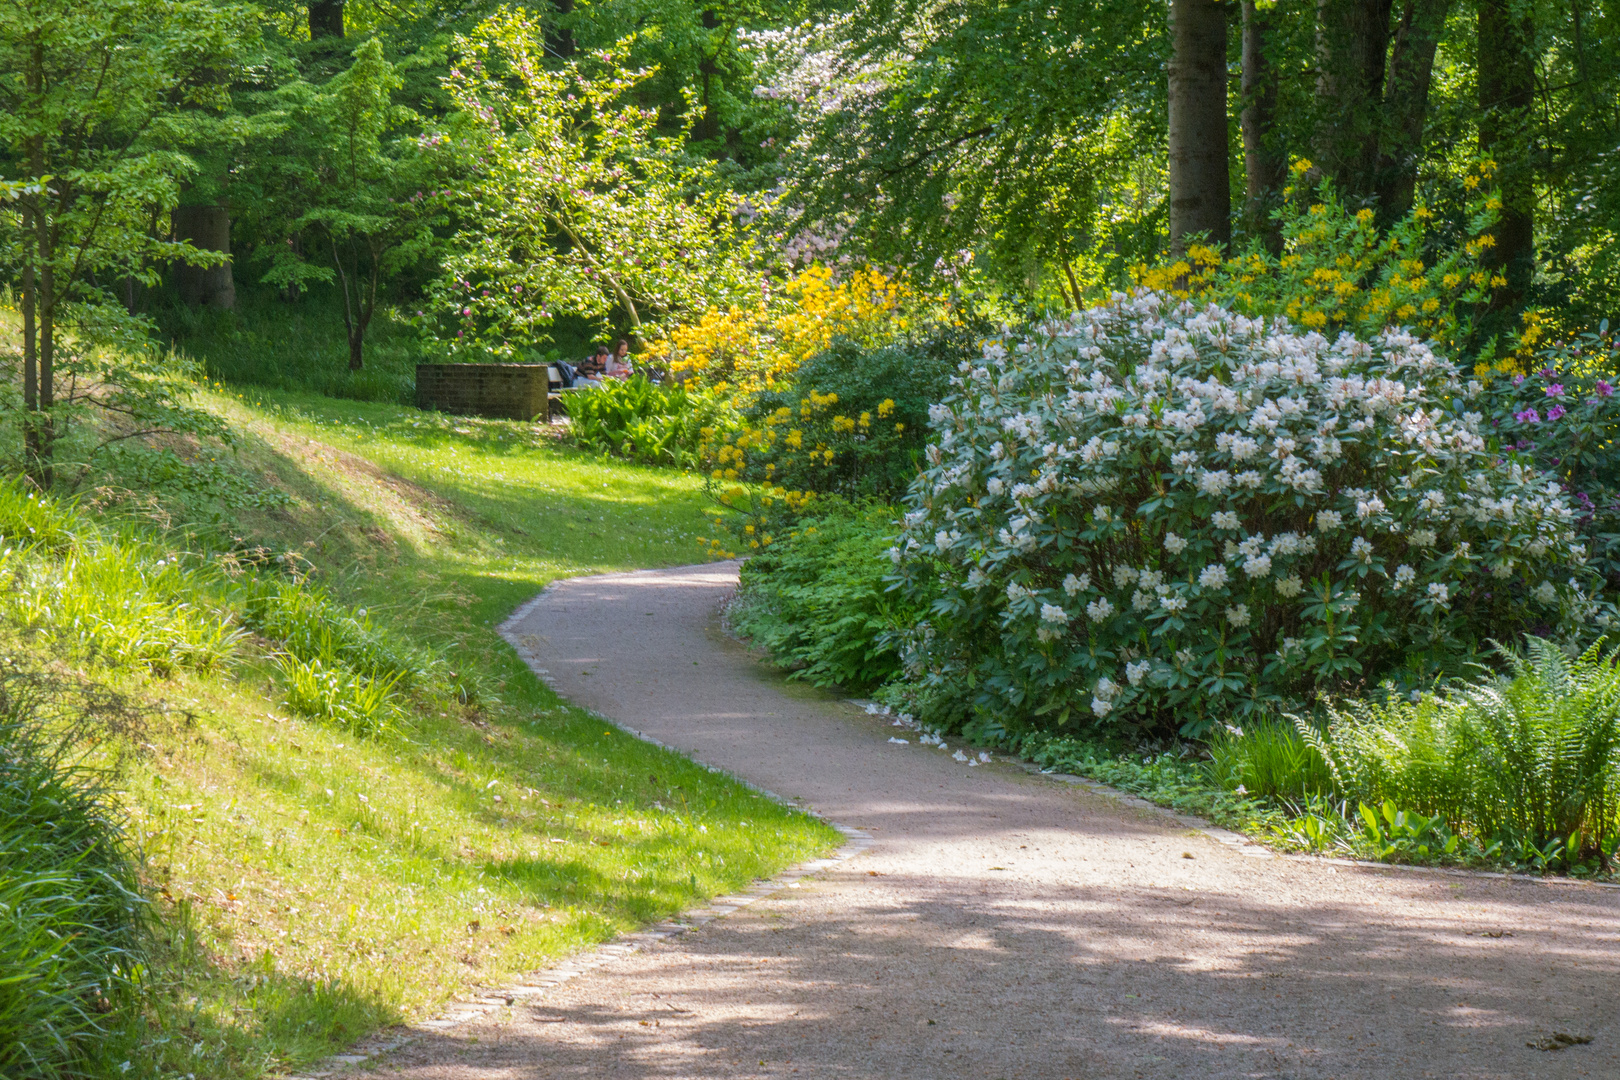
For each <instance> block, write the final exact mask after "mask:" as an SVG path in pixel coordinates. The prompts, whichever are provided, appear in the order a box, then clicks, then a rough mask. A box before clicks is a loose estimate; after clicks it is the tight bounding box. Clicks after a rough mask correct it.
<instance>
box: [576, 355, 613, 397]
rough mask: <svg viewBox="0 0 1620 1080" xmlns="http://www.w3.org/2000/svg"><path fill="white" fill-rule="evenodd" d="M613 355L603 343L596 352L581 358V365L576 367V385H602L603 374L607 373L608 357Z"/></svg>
mask: <svg viewBox="0 0 1620 1080" xmlns="http://www.w3.org/2000/svg"><path fill="white" fill-rule="evenodd" d="M611 355H612V354H611V353H610V352H608V347H607V346H606V345H602V346H599V347H598V348H597V350H596V352H594V353H592V354H591V355H590V356H587V357H586V358H585V359H583V360H581V361H580V362H579V366H578V367H577V368H575V369H574V372H575V374H574V385H575V386H596V387H600V386H601V385H602V376H603V375H605V374H607V365H608V359H609V357H610V356H611Z"/></svg>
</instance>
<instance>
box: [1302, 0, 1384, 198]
mask: <svg viewBox="0 0 1620 1080" xmlns="http://www.w3.org/2000/svg"><path fill="white" fill-rule="evenodd" d="M1391 2H1392V0H1317V4H1316V13H1317V18H1316V53H1317V77H1316V96H1317V106H1318V109H1319V120H1318V123H1317V138H1316V142H1317V149H1316V152H1317V156H1318V158H1319V160H1318V161H1317V163H1316V164H1317V165H1318V166H1319V167H1320V168H1321V169H1322V171H1323V173H1325V174H1326V175H1327V176H1329V177H1331V178H1332V180H1333V183H1334V185H1335V186H1336V187H1337V188H1338V190H1339V193H1340V195H1341V196H1343V197H1344V198H1345V199H1346V200H1348V201H1350V202H1352V203H1354V202H1367V201H1370V200H1372V199H1373V198H1374V197H1375V196H1376V194H1377V183H1376V177H1377V171H1378V137H1379V132H1380V129H1381V127H1382V123H1381V120H1382V110H1383V104H1384V62H1385V56H1386V54H1387V53H1388V51H1389V16H1390V5H1391Z"/></svg>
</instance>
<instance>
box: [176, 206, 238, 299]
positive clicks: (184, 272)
mask: <svg viewBox="0 0 1620 1080" xmlns="http://www.w3.org/2000/svg"><path fill="white" fill-rule="evenodd" d="M170 220H171V221H172V222H173V226H174V234H175V237H176V239H180V240H189V241H191V244H192V246H194V247H196V248H198V249H200V250H203V251H220V252H224V253H225V254H226V255H229V254H230V253H231V212H230V208H229V207H227V206H226V205H225V204H224V203H215V204H213V205H209V206H177V207H175V208H174V210H172V211H171V212H170ZM174 278H175V284H176V286H178V288H179V290H180V299H181V300H183V301H185V303H186V304H187V305H188V306H190V307H198V306H200V305H206V306H207V307H214V308H223V309H225V310H227V311H229V310H234V309H235V307H236V280H235V278H234V277H233V276H232V274H231V263H230V260H229V259H227V260H226V261H225V262H222V263H220V264H219V265H218V266H191V265H189V264H187V263H176V264H175V267H174Z"/></svg>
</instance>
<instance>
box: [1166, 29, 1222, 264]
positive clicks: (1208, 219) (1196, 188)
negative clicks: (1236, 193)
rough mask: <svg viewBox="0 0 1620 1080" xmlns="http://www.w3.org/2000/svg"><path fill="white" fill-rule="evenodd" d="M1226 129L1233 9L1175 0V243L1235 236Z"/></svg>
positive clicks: (1178, 249) (1177, 248)
mask: <svg viewBox="0 0 1620 1080" xmlns="http://www.w3.org/2000/svg"><path fill="white" fill-rule="evenodd" d="M1227 159H1228V152H1227V131H1226V9H1225V7H1223V6H1222V5H1221V4H1220V3H1218V2H1217V0H1170V248H1171V251H1173V252H1174V253H1175V254H1177V255H1181V254H1184V253H1185V252H1186V249H1187V238H1188V237H1189V236H1190V235H1192V234H1194V233H1207V234H1208V236H1209V239H1210V242H1211V243H1214V244H1216V245H1219V246H1222V247H1224V246H1225V245H1226V244H1228V243H1229V242H1230V241H1231V239H1232V222H1231V217H1232V189H1231V178H1230V175H1229V173H1228V171H1227V170H1228V167H1229V164H1228V160H1227Z"/></svg>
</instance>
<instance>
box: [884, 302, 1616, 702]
mask: <svg viewBox="0 0 1620 1080" xmlns="http://www.w3.org/2000/svg"><path fill="white" fill-rule="evenodd" d="M955 384H956V386H957V387H958V388H959V389H958V390H957V392H956V393H955V394H954V395H953V396H952V397H950V398H948V399H947V400H946V401H944V402H943V403H942V404H939V405H936V406H935V407H934V408H933V410H932V423H933V426H934V428H935V431H936V432H937V436H938V441H937V443H936V444H934V445H931V446H930V447H929V449H928V457H927V463H926V467H925V468H924V470H923V472H922V473H921V475H920V476H919V477H918V480H917V482H916V484H915V485H914V486H913V488H912V490H911V494H910V495H909V496H908V509H909V513H908V514H907V515H906V518H905V523H904V529H903V532H902V534H901V536H900V539H899V542H898V544H897V546H896V547H895V548H894V549H893V550H891V551H890V557H891V558H892V559H894V561H895V562H896V564H897V565H898V568H899V573H900V576H901V579H902V581H903V582H904V583H905V585H906V587H907V588H908V589H909V590H910V591H911V592H912V593H913V594H914V595H917V596H929V597H932V599H933V606H932V610H931V612H930V614H929V616H928V618H927V619H926V621H925V622H923V623H922V624H920V625H918V626H917V627H916V628H915V629H914V630H913V631H911V632H910V633H909V635H908V638H907V641H906V645H905V650H904V658H905V662H906V665H907V674H908V676H909V678H910V680H911V683H912V685H913V687H916V688H918V690H919V691H920V692H921V693H923V694H925V695H928V694H933V695H942V699H943V700H950V701H955V702H959V703H964V702H965V703H969V704H970V706H971V709H972V714H973V716H972V720H971V722H972V723H975V724H978V725H983V726H987V727H988V728H989V729H994V728H998V727H999V728H1003V729H1005V730H1010V731H1016V730H1020V729H1023V730H1027V729H1028V727H1029V726H1030V725H1031V724H1035V725H1042V726H1046V725H1055V724H1062V723H1073V722H1074V721H1076V720H1078V719H1081V718H1084V719H1086V720H1090V721H1093V722H1097V721H1100V722H1102V724H1103V725H1104V726H1120V727H1124V728H1126V729H1129V728H1132V727H1134V728H1136V729H1137V730H1139V731H1140V730H1142V729H1154V728H1157V729H1160V730H1169V729H1170V728H1171V727H1175V728H1179V729H1180V730H1181V731H1182V732H1183V733H1184V734H1199V733H1201V732H1202V731H1204V730H1205V729H1207V727H1208V726H1209V725H1210V724H1212V723H1214V722H1216V721H1219V720H1222V719H1224V718H1226V717H1230V716H1240V715H1244V714H1246V713H1249V712H1251V711H1254V710H1256V709H1265V710H1269V709H1272V708H1274V707H1276V706H1279V705H1280V706H1295V705H1298V704H1300V703H1302V702H1307V701H1309V700H1310V699H1311V698H1313V697H1314V696H1315V695H1319V694H1323V693H1334V692H1342V691H1351V690H1358V689H1365V688H1366V687H1367V686H1369V685H1371V684H1373V683H1376V682H1379V681H1382V680H1392V681H1393V682H1394V683H1396V684H1397V685H1400V686H1402V687H1404V688H1411V687H1414V686H1420V685H1423V684H1424V683H1426V682H1428V681H1431V680H1432V679H1433V678H1434V677H1436V676H1437V675H1441V674H1446V673H1452V672H1458V673H1460V672H1461V671H1462V670H1463V669H1464V668H1465V667H1466V664H1467V661H1468V660H1469V659H1470V658H1471V657H1472V656H1473V655H1474V654H1475V653H1476V652H1477V651H1478V650H1479V649H1480V648H1481V647H1482V646H1484V645H1485V643H1486V641H1487V640H1488V639H1496V640H1501V641H1508V640H1510V639H1511V638H1512V637H1513V635H1514V634H1515V633H1517V632H1521V631H1528V632H1537V633H1542V634H1554V635H1558V634H1573V633H1576V632H1577V629H1578V628H1579V627H1580V626H1582V625H1587V626H1595V625H1596V624H1597V623H1599V622H1604V623H1606V622H1607V620H1608V619H1609V617H1610V612H1611V609H1610V607H1609V605H1607V604H1606V603H1602V602H1600V601H1599V600H1598V599H1597V598H1595V596H1593V595H1591V594H1590V593H1589V591H1588V590H1589V589H1590V588H1591V587H1592V586H1591V584H1590V583H1591V581H1592V580H1593V579H1594V575H1591V574H1590V573H1589V572H1588V571H1587V570H1586V569H1585V568H1584V559H1585V552H1584V551H1583V550H1582V548H1581V547H1580V545H1579V544H1577V543H1576V541H1575V537H1574V533H1573V531H1572V523H1573V521H1574V515H1573V512H1572V510H1571V507H1570V505H1569V503H1568V502H1567V500H1566V499H1565V497H1564V495H1563V494H1562V492H1561V491H1560V489H1559V487H1558V485H1557V484H1556V483H1552V482H1550V481H1549V479H1548V478H1547V477H1545V476H1543V475H1541V474H1538V473H1537V472H1536V471H1535V470H1534V469H1532V468H1531V467H1529V466H1528V465H1527V464H1526V463H1524V462H1522V461H1520V460H1517V459H1515V458H1514V457H1513V456H1512V454H1511V453H1509V454H1506V455H1505V456H1504V454H1503V453H1502V452H1500V451H1499V450H1498V449H1497V448H1496V447H1495V446H1494V445H1493V441H1492V440H1491V438H1490V435H1489V431H1488V429H1487V428H1486V427H1485V426H1484V421H1483V420H1482V418H1481V416H1480V415H1479V413H1477V412H1475V411H1473V410H1472V408H1471V404H1470V403H1471V401H1472V399H1473V397H1474V396H1475V395H1477V394H1478V393H1479V387H1478V386H1477V385H1476V384H1474V383H1465V382H1464V381H1462V380H1461V379H1460V378H1459V376H1458V374H1457V370H1456V369H1455V368H1454V367H1453V365H1452V364H1451V363H1449V362H1448V361H1447V360H1445V359H1443V358H1442V357H1439V356H1436V355H1435V354H1434V353H1433V352H1432V351H1431V350H1430V349H1429V348H1428V347H1427V346H1426V345H1425V344H1423V343H1422V342H1420V341H1417V340H1415V339H1414V338H1412V337H1411V336H1410V335H1408V334H1406V333H1404V332H1400V331H1389V332H1386V333H1385V334H1384V335H1383V336H1382V337H1380V338H1379V339H1378V340H1375V341H1370V342H1365V341H1360V340H1357V339H1355V338H1354V337H1351V336H1349V335H1348V334H1347V335H1343V336H1341V337H1339V338H1338V339H1337V340H1329V339H1328V338H1326V337H1324V336H1322V335H1320V334H1316V333H1305V334H1300V333H1297V332H1296V331H1295V330H1294V329H1293V328H1292V327H1290V326H1289V325H1288V324H1286V323H1284V322H1281V321H1266V320H1256V319H1248V318H1244V317H1243V316H1241V315H1237V314H1234V313H1232V312H1230V311H1226V310H1223V309H1221V308H1218V307H1213V306H1208V307H1202V308H1199V307H1195V306H1193V305H1192V304H1189V303H1186V302H1181V301H1177V300H1176V299H1174V298H1172V297H1169V296H1166V295H1164V294H1162V293H1155V292H1139V293H1137V294H1135V295H1132V296H1124V295H1119V294H1116V295H1115V297H1114V298H1113V300H1112V302H1111V303H1109V304H1108V305H1107V306H1104V307H1100V308H1096V309H1093V310H1089V311H1083V312H1079V313H1077V314H1075V315H1074V316H1073V317H1072V318H1071V319H1070V320H1069V321H1067V322H1060V323H1055V324H1051V325H1048V326H1046V327H1044V328H1042V329H1041V330H1039V331H1037V332H1035V333H1034V334H1033V335H1032V336H1031V337H1029V339H1028V340H1026V341H1023V342H1020V343H1017V344H1016V345H1015V346H1014V347H1012V348H1010V349H1009V348H1008V347H1007V345H1006V344H1005V343H994V344H991V345H989V346H987V347H986V348H985V350H984V356H983V360H982V361H981V362H980V363H978V364H977V365H973V364H964V365H963V368H962V374H961V375H960V377H958V378H957V379H956V380H955Z"/></svg>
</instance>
